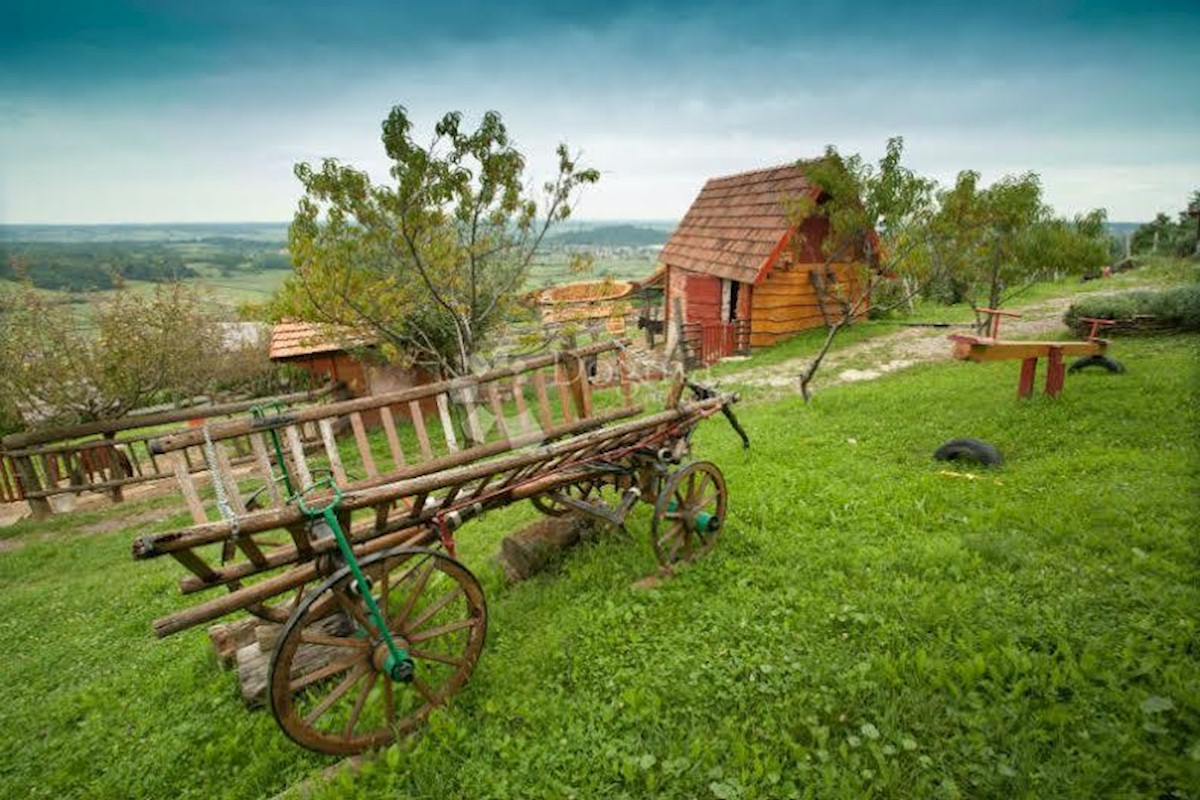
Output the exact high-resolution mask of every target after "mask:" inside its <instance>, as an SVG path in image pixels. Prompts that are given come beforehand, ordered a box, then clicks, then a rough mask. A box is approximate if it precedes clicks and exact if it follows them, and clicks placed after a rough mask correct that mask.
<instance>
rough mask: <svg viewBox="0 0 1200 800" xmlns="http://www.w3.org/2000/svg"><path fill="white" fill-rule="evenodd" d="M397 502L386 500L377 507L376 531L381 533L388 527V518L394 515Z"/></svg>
mask: <svg viewBox="0 0 1200 800" xmlns="http://www.w3.org/2000/svg"><path fill="white" fill-rule="evenodd" d="M395 504H396V501H395V500H386V501H384V502H382V503H380V504H379V505H377V506H375V530H376V531H381V530H383V528H384V526H386V525H387V521H388V516H389V515H390V514H391V513H392V506H394V505H395Z"/></svg>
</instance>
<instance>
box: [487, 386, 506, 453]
mask: <svg viewBox="0 0 1200 800" xmlns="http://www.w3.org/2000/svg"><path fill="white" fill-rule="evenodd" d="M486 391H487V396H488V405H489V406H491V409H492V416H493V417H494V418H495V420H496V428H497V429H498V430H499V431H500V437H501V438H503V439H507V438H508V423H507V422H505V421H504V404H503V403H501V402H500V392H499V390H497V389H496V383H495V381H493V382H491V383H489V384H488V385H487V390H486Z"/></svg>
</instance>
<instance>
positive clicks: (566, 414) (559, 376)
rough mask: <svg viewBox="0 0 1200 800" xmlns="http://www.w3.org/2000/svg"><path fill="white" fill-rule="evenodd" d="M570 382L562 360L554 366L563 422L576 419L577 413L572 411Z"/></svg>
mask: <svg viewBox="0 0 1200 800" xmlns="http://www.w3.org/2000/svg"><path fill="white" fill-rule="evenodd" d="M570 382H571V379H570V377H569V375H568V373H567V367H566V365H565V364H563V363H562V362H561V361H560V362H559V363H558V364H556V365H555V366H554V385H555V386H557V387H558V404H559V407H560V408H561V409H562V419H563V422H574V421H575V415H574V414H572V413H571V393H570V392H569V391H568V386H569V385H570Z"/></svg>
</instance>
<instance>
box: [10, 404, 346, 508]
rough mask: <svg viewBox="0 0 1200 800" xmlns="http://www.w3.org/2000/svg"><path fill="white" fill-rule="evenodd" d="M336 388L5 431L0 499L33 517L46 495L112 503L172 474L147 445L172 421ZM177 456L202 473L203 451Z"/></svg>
mask: <svg viewBox="0 0 1200 800" xmlns="http://www.w3.org/2000/svg"><path fill="white" fill-rule="evenodd" d="M343 388H344V387H342V386H341V385H340V384H330V385H328V386H325V387H323V388H321V389H317V390H314V391H308V392H297V393H294V394H288V395H282V396H278V397H268V398H255V399H251V400H243V401H239V402H236V403H224V404H219V405H209V406H194V407H191V408H186V409H179V410H173V411H164V412H158V413H153V414H143V415H131V416H128V417H124V418H121V419H116V420H102V421H99V422H90V423H85V424H82V425H72V426H69V427H60V428H54V429H47V430H42V431H28V432H23V433H16V434H11V435H9V436H5V437H4V438H3V439H0V502H6V503H13V502H21V501H25V502H27V503H29V507H30V510H31V511H32V512H33V515H34V516H35V517H37V518H41V517H46V516H48V515H50V514H52V513H53V507H52V506H51V504H50V501H49V498H51V497H53V496H55V495H61V494H80V493H82V492H105V493H107V494H108V495H109V497H111V498H112V500H113V501H114V502H120V501H121V500H122V489H123V488H124V487H126V486H130V485H133V484H139V483H147V482H150V481H156V480H160V479H163V478H173V477H175V472H174V465H168V464H164V463H162V461H161V458H160V457H159V456H157V455H156V454H155V453H154V452H152V450H151V448H150V444H149V443H150V441H151V440H153V439H156V438H158V437H161V436H163V435H164V433H168V432H175V431H176V430H186V427H185V428H181V429H169V430H167V431H164V427H168V428H169V426H171V425H176V424H178V423H187V424H188V426H195V425H197V424H200V425H208V424H211V423H213V422H214V421H221V420H225V419H229V418H231V417H234V416H239V415H244V414H245V413H246V412H248V411H249V410H250V409H252V408H254V407H255V406H271V407H273V408H292V407H294V406H297V405H303V404H306V403H307V404H310V403H314V402H318V401H321V400H323V399H325V398H327V397H329V396H331V395H336V394H338V393H339V392H341V391H342V390H343ZM309 427H310V428H311V430H306V431H305V434H306V436H307V437H308V438H309V439H311V440H312V441H319V439H320V431H318V430H317V429H316V427H315V426H309ZM234 452H235V455H234V458H235V460H236V461H248V460H250V459H252V458H253V457H254V455H253V453H252V452H251V450H250V446H249V444H244V445H243V446H239V445H238V443H235V444H234ZM183 458H184V459H185V463H186V464H187V467H188V469H189V470H190V471H192V472H201V471H206V470H207V469H208V466H207V464H206V462H205V459H204V456H203V454H202V453H200V452H199V451H197V450H193V451H191V452H185V453H184V455H183Z"/></svg>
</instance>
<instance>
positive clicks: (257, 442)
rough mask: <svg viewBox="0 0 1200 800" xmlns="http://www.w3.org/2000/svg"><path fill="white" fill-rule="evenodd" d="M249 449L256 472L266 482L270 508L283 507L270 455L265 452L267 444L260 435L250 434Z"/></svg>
mask: <svg viewBox="0 0 1200 800" xmlns="http://www.w3.org/2000/svg"><path fill="white" fill-rule="evenodd" d="M250 449H251V450H253V451H254V461H255V463H256V464H257V465H258V472H259V474H260V475H262V476H263V480H265V481H266V487H267V496H268V497H270V498H271V507H272V508H279V507H280V506H282V505H283V495H282V494H280V492H279V484H278V483H276V482H275V471H274V470H273V469H272V468H271V454H270V453H269V452H267V443H266V440H265V439H263V435H262V434H261V433H252V434H250Z"/></svg>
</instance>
